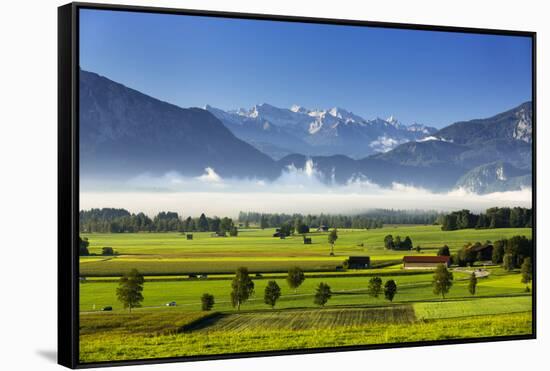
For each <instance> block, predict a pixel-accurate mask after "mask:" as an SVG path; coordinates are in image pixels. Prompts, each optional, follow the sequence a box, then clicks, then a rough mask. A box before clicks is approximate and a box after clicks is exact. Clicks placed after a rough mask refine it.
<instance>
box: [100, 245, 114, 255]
mask: <svg viewBox="0 0 550 371" xmlns="http://www.w3.org/2000/svg"><path fill="white" fill-rule="evenodd" d="M101 255H115V250H113V248H112V247H104V248H103V249H102V250H101Z"/></svg>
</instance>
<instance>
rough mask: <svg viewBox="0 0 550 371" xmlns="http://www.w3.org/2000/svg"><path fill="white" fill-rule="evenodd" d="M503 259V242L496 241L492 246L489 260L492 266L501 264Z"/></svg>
mask: <svg viewBox="0 0 550 371" xmlns="http://www.w3.org/2000/svg"><path fill="white" fill-rule="evenodd" d="M503 258H504V241H496V242H495V244H494V245H493V254H492V256H491V260H492V261H493V263H494V264H502V259H503Z"/></svg>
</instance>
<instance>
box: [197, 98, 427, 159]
mask: <svg viewBox="0 0 550 371" xmlns="http://www.w3.org/2000/svg"><path fill="white" fill-rule="evenodd" d="M204 109H206V110H207V111H209V112H211V113H212V114H213V115H214V116H216V117H217V118H218V119H220V121H221V122H222V123H223V124H224V125H225V126H226V127H227V128H228V129H229V130H231V132H232V133H233V134H235V136H237V137H238V138H240V139H242V140H244V141H246V142H248V143H250V144H252V145H254V146H255V147H256V148H258V149H259V150H260V151H262V152H264V153H266V154H268V155H270V156H271V157H273V158H275V159H280V158H282V157H284V156H286V155H289V154H292V153H302V154H304V155H308V156H316V155H317V156H318V155H324V156H329V155H333V154H335V153H338V154H342V155H346V156H349V157H351V158H355V159H359V158H363V157H366V156H368V155H370V154H373V153H378V152H386V151H389V150H391V149H392V148H394V147H396V146H397V145H399V144H401V143H406V142H409V141H411V140H417V139H421V138H424V137H426V136H428V135H430V134H433V133H435V132H436V131H437V129H435V128H433V127H430V126H425V125H421V124H417V123H415V124H412V125H409V126H407V125H404V124H402V123H400V122H399V121H398V120H397V119H396V118H394V117H390V118H388V119H381V118H376V119H371V120H367V119H364V118H362V117H361V116H359V115H356V114H354V113H352V112H349V111H347V110H345V109H343V108H338V107H334V108H330V109H325V110H320V109H315V110H310V109H307V108H304V107H301V106H298V105H294V106H292V107H291V108H288V109H287V108H279V107H275V106H272V105H270V104H267V103H263V104H259V105H256V106H254V107H252V108H251V109H249V110H245V109H243V108H241V109H239V110H232V111H224V110H221V109H219V108H215V107H212V106H210V105H206V106H205V107H204Z"/></svg>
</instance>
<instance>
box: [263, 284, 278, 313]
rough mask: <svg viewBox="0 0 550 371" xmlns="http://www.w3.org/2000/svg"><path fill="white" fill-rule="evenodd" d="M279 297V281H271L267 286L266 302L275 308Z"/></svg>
mask: <svg viewBox="0 0 550 371" xmlns="http://www.w3.org/2000/svg"><path fill="white" fill-rule="evenodd" d="M279 297H281V288H280V287H279V285H277V282H275V281H269V282H268V283H267V286H266V287H265V292H264V303H266V304H267V305H269V306H271V308H273V307H274V306H275V304H276V303H277V300H279Z"/></svg>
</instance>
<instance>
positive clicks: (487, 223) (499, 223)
mask: <svg viewBox="0 0 550 371" xmlns="http://www.w3.org/2000/svg"><path fill="white" fill-rule="evenodd" d="M437 223H438V224H440V225H441V230H443V231H454V230H458V229H466V228H476V229H485V228H531V227H532V226H533V212H532V209H528V208H524V207H513V208H510V207H492V208H489V209H487V210H486V211H485V213H480V214H474V213H472V212H470V210H466V209H464V210H460V211H453V212H452V213H449V214H445V215H442V216H440V217H439V218H438V220H437Z"/></svg>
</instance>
